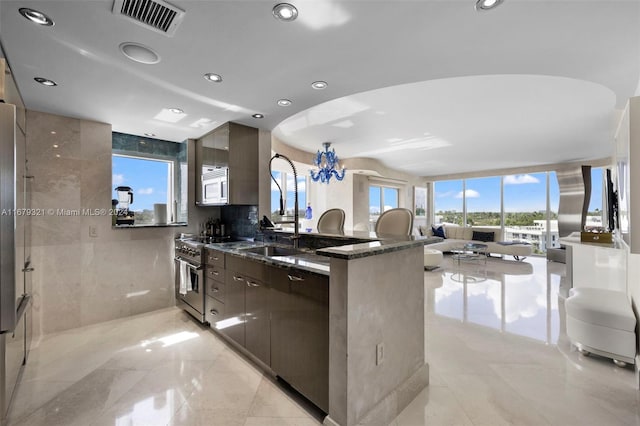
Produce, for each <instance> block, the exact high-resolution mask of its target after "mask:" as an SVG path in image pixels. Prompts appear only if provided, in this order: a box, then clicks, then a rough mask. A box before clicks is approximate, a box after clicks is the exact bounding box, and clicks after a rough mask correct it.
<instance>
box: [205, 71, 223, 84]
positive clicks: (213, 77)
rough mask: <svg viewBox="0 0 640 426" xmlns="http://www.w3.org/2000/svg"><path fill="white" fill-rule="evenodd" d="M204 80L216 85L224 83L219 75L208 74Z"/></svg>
mask: <svg viewBox="0 0 640 426" xmlns="http://www.w3.org/2000/svg"><path fill="white" fill-rule="evenodd" d="M204 79H205V80H208V81H212V82H214V83H220V82H221V81H222V77H221V76H220V75H218V74H213V73H210V72H209V73H206V74H205V75H204Z"/></svg>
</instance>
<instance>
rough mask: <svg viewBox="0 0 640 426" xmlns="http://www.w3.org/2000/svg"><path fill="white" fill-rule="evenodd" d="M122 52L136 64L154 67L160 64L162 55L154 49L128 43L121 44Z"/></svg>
mask: <svg viewBox="0 0 640 426" xmlns="http://www.w3.org/2000/svg"><path fill="white" fill-rule="evenodd" d="M120 51H121V52H122V54H123V55H124V56H126V57H127V58H129V59H131V60H132V61H134V62H139V63H141V64H147V65H153V64H157V63H158V62H160V55H158V54H157V53H156V52H155V51H154V50H153V49H151V48H150V47H147V46H145V45H144V44H140V43H133V42H126V43H122V44H120Z"/></svg>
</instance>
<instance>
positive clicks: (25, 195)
mask: <svg viewBox="0 0 640 426" xmlns="http://www.w3.org/2000/svg"><path fill="white" fill-rule="evenodd" d="M0 72H1V73H2V74H3V75H4V66H3V61H2V60H1V59H0ZM1 100H2V99H0V211H2V215H1V216H0V410H1V411H0V423H1V424H4V419H5V417H6V415H7V411H8V409H9V405H10V401H11V397H12V395H13V391H14V389H15V386H16V384H17V382H18V381H19V379H20V376H21V374H22V370H23V367H24V364H25V363H26V361H27V357H28V353H29V347H30V346H31V309H30V306H31V303H30V293H31V275H32V274H30V272H32V271H33V267H32V265H31V256H30V244H29V236H30V235H31V232H30V226H31V225H30V224H31V221H30V218H31V216H29V215H27V214H26V212H28V211H31V210H32V209H31V208H30V207H31V206H30V195H29V194H30V193H31V191H30V185H31V184H30V182H31V177H30V176H28V174H27V168H26V161H25V148H26V143H25V133H24V131H23V129H21V128H20V126H19V125H18V124H17V122H16V106H15V105H10V104H5V103H1Z"/></svg>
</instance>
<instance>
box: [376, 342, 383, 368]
mask: <svg viewBox="0 0 640 426" xmlns="http://www.w3.org/2000/svg"><path fill="white" fill-rule="evenodd" d="M383 361H384V343H378V344H377V345H376V365H380V364H382V362H383Z"/></svg>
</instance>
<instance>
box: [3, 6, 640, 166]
mask: <svg viewBox="0 0 640 426" xmlns="http://www.w3.org/2000/svg"><path fill="white" fill-rule="evenodd" d="M291 2H292V3H294V4H295V5H296V6H297V7H298V9H299V18H298V20H296V21H294V22H291V23H283V22H279V21H277V20H276V19H274V18H273V17H272V16H271V8H272V6H273V5H274V4H275V3H276V2H275V1H266V0H261V1H248V0H246V1H239V0H233V1H177V0H176V1H171V3H172V4H174V5H176V6H178V7H180V8H181V9H183V10H185V11H186V14H185V17H184V20H183V22H182V23H181V24H180V26H179V27H178V28H177V31H176V33H175V35H174V36H173V37H167V36H165V35H162V34H158V33H156V32H154V31H150V30H148V29H146V28H144V27H142V26H140V25H137V24H135V23H133V22H131V21H129V20H127V19H125V18H122V17H120V16H117V15H114V14H112V12H111V8H112V5H113V0H93V1H55V0H43V1H2V2H0V15H1V16H0V41H1V42H2V45H3V48H4V51H5V54H6V57H7V59H8V62H9V64H10V65H11V68H12V70H13V72H14V74H15V75H16V76H17V83H18V86H19V88H20V91H21V93H22V95H23V98H24V100H25V103H26V105H27V107H28V108H31V109H35V110H40V111H45V112H52V113H56V114H62V115H67V116H72V117H79V118H86V119H92V120H98V121H103V122H108V123H112V125H113V129H114V130H115V131H120V132H125V133H132V134H138V135H142V134H144V133H146V132H152V133H155V134H156V135H157V137H158V138H162V139H168V140H174V141H182V140H184V139H186V138H188V137H199V136H201V135H202V134H204V133H206V132H207V131H209V130H211V129H213V128H214V127H217V126H218V125H220V124H222V123H224V122H226V121H229V120H233V121H237V122H240V123H244V124H247V125H251V126H255V127H261V128H266V129H269V130H273V131H274V134H275V135H276V136H277V137H278V138H279V139H281V140H282V141H283V142H284V143H287V144H290V145H292V146H295V147H297V148H300V149H303V150H307V151H310V152H315V151H316V150H317V149H320V148H321V144H322V142H324V141H331V142H332V143H333V147H334V148H335V149H336V151H337V153H338V154H339V155H340V156H341V157H342V158H349V157H370V158H376V159H379V160H381V161H382V162H383V163H384V164H385V165H387V166H388V167H392V168H396V169H400V170H404V171H407V172H410V173H412V174H416V175H422V176H433V175H440V174H447V173H460V172H468V171H474V170H487V169H497V168H505V167H519V166H530V165H540V164H550V163H558V162H563V161H575V160H587V159H594V158H602V157H605V156H607V155H609V154H610V149H611V138H612V134H613V130H614V127H615V117H616V109H621V108H622V107H623V106H624V103H625V101H626V99H627V98H629V97H630V96H633V95H634V94H635V93H636V91H637V88H638V82H639V79H640V0H626V1H613V0H604V1H600V2H598V1H592V0H586V1H580V0H569V1H562V0H553V1H539V0H505V2H504V4H503V5H502V6H500V7H499V8H497V9H495V10H492V11H488V12H476V11H475V10H474V7H473V5H474V0H432V1H426V0H425V1H419V0H413V1H399V0H394V1H391V0H388V1H374V0H369V1H365V0H360V1H355V0H348V1H347V0H342V1H331V0H324V1H323V0H291ZM19 7H31V8H33V9H37V10H40V11H41V12H44V13H46V14H47V15H49V16H50V17H51V18H53V19H54V20H55V22H56V25H55V26H53V27H41V26H37V25H35V24H33V23H31V22H29V21H27V20H26V19H23V18H22V17H21V16H20V15H19V14H18V8H19ZM127 41H129V42H137V43H142V44H144V45H147V46H150V47H152V48H153V49H154V50H156V51H157V52H158V54H159V55H160V57H161V61H160V63H159V64H156V65H145V64H139V63H135V62H131V61H129V60H128V59H126V58H125V57H124V56H122V54H121V53H120V52H119V50H118V46H119V45H120V44H121V43H123V42H127ZM207 72H214V73H218V74H221V75H222V77H223V79H224V81H223V82H222V83H218V84H215V83H209V82H207V81H205V80H204V79H203V78H202V76H203V74H205V73H207ZM38 76H39V77H46V78H50V79H53V80H55V81H56V82H57V83H58V84H59V85H58V86H57V87H54V88H47V87H44V86H42V85H40V84H38V83H36V82H35V81H34V80H33V78H34V77H38ZM315 80H325V81H327V82H328V83H329V87H328V88H327V89H325V90H323V91H318V90H314V89H312V88H311V86H310V84H311V82H313V81H315ZM280 98H287V99H290V100H291V101H293V104H292V105H291V106H289V107H280V106H277V105H276V101H277V100H278V99H280ZM170 107H179V108H182V109H184V110H185V112H186V115H185V117H184V118H183V119H182V120H180V121H179V122H177V123H168V122H163V121H160V120H158V119H156V118H154V117H156V116H157V114H158V113H159V112H160V111H162V109H163V108H170ZM256 112H259V113H262V114H264V115H265V118H264V119H254V118H252V117H251V115H252V114H253V113H256ZM203 119H205V120H209V122H208V123H207V124H204V125H202V124H200V126H199V127H193V126H194V123H196V122H200V123H202V120H203Z"/></svg>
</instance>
